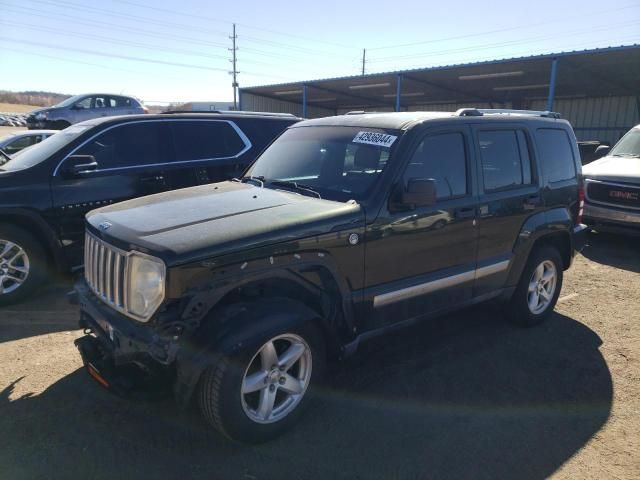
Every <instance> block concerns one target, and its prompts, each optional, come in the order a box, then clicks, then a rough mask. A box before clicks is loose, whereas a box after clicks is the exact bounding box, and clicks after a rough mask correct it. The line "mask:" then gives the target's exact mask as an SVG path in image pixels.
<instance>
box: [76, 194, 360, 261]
mask: <svg viewBox="0 0 640 480" xmlns="http://www.w3.org/2000/svg"><path fill="white" fill-rule="evenodd" d="M87 221H88V223H89V225H90V228H91V230H92V231H93V232H94V233H95V234H97V235H98V236H100V237H101V238H103V239H104V240H105V241H107V242H109V243H112V244H114V245H116V246H118V247H120V248H122V249H124V250H131V249H135V250H139V251H143V252H146V253H149V254H151V255H155V256H157V257H160V258H162V259H163V260H164V261H165V262H166V263H167V264H168V265H176V264H183V263H188V262H191V261H196V260H200V259H204V258H212V257H215V256H219V255H224V254H229V253H233V252H237V251H240V250H244V249H250V248H256V247H260V246H265V245H270V244H275V243H280V242H287V241H292V240H297V239H301V238H305V237H309V236H313V235H320V234H323V233H329V232H331V231H339V230H343V229H345V228H348V227H353V226H354V225H355V224H358V223H363V222H364V214H363V212H362V209H361V207H360V205H358V204H355V203H341V202H333V201H329V200H321V199H317V198H311V197H306V196H302V195H298V194H295V193H289V192H285V191H278V190H272V189H268V188H260V187H257V186H253V185H250V184H243V183H238V182H223V183H218V184H210V185H203V186H200V187H193V188H187V189H183V190H175V191H171V192H166V193H161V194H156V195H151V196H148V197H143V198H138V199H135V200H130V201H127V202H123V203H119V204H116V205H112V206H108V207H104V208H101V209H98V210H94V211H92V212H90V213H89V214H88V215H87Z"/></svg>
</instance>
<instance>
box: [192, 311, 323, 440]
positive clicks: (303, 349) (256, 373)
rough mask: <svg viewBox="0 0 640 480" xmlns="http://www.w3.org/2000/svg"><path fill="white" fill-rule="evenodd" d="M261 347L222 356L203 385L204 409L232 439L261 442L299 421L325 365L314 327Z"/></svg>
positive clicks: (273, 338) (285, 333) (271, 339)
mask: <svg viewBox="0 0 640 480" xmlns="http://www.w3.org/2000/svg"><path fill="white" fill-rule="evenodd" d="M259 345H260V346H259V347H257V348H253V349H249V350H245V351H243V352H240V353H238V354H236V355H233V356H229V357H223V358H222V359H221V360H220V361H219V362H218V363H217V365H215V366H212V367H210V368H209V369H207V370H206V371H205V372H204V374H203V377H202V379H201V381H200V386H199V388H200V392H199V402H200V409H201V411H202V413H203V415H204V417H205V418H206V420H207V421H208V422H209V423H210V424H211V425H213V426H214V427H215V428H216V429H217V430H219V431H220V432H221V433H223V434H224V435H225V436H227V437H229V438H230V439H232V440H236V441H241V442H246V443H259V442H264V441H267V440H269V439H271V438H273V437H275V436H277V435H279V434H281V433H282V432H283V431H285V430H286V429H287V428H289V427H290V426H291V425H292V424H293V423H295V422H296V420H297V419H298V417H299V415H300V414H301V412H302V410H303V408H304V407H305V406H306V404H307V403H308V399H309V395H310V393H311V389H312V388H315V385H316V384H317V382H318V381H319V379H320V377H321V374H322V371H323V368H324V362H325V351H324V343H323V340H322V336H321V334H320V333H319V332H318V330H317V328H316V327H315V326H314V325H313V324H312V323H307V324H305V325H301V326H299V327H295V328H287V329H283V330H282V331H281V332H280V333H278V334H273V333H272V334H270V335H267V336H266V337H265V338H264V339H263V341H261V342H259Z"/></svg>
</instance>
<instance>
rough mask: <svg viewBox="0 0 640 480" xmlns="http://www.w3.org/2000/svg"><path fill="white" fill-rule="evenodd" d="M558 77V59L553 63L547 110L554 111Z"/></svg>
mask: <svg viewBox="0 0 640 480" xmlns="http://www.w3.org/2000/svg"><path fill="white" fill-rule="evenodd" d="M557 77H558V58H557V57H556V58H554V59H553V60H552V61H551V78H550V79H549V97H548V98H547V110H548V111H549V112H551V111H553V101H554V100H555V96H556V79H557Z"/></svg>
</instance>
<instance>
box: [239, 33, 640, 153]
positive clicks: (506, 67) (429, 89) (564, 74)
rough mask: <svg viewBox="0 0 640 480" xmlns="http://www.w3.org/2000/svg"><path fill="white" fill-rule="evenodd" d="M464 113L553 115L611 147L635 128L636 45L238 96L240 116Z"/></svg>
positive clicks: (639, 74) (639, 54)
mask: <svg viewBox="0 0 640 480" xmlns="http://www.w3.org/2000/svg"><path fill="white" fill-rule="evenodd" d="M462 106H470V107H479V108H514V109H535V110H556V111H559V112H560V113H561V114H562V115H563V116H564V117H565V118H568V119H569V120H570V121H572V123H573V124H574V127H575V129H576V133H577V135H578V137H579V138H582V139H591V138H599V139H600V140H605V141H610V142H613V141H615V140H617V138H619V136H620V135H621V134H622V133H623V132H624V131H625V130H626V129H628V128H630V127H631V126H633V125H634V124H635V123H640V45H628V46H620V47H608V48H600V49H593V50H584V51H572V52H562V53H552V54H544V55H535V56H530V57H520V58H510V59H502V60H492V61H483V62H477V63H468V64H460V65H447V66H439V67H431V68H422V69H413V70H403V71H395V72H385V73H376V74H369V75H354V76H348V77H339V78H328V79H320V80H308V81H300V82H291V83H281V84H275V85H266V86H256V87H246V88H242V89H240V107H241V108H242V109H245V110H258V111H275V112H290V113H295V114H297V115H301V116H303V117H310V118H313V117H320V116H328V115H336V114H341V113H346V112H347V111H350V110H368V111H374V110H375V111H393V110H396V111H401V110H437V111H443V110H451V111H454V110H456V109H457V108H460V107H462Z"/></svg>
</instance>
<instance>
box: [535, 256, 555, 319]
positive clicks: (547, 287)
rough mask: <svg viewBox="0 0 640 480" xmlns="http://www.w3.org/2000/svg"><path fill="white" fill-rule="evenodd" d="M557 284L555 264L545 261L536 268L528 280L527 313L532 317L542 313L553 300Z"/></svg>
mask: <svg viewBox="0 0 640 480" xmlns="http://www.w3.org/2000/svg"><path fill="white" fill-rule="evenodd" d="M557 282H558V271H557V269H556V266H555V264H554V263H553V262H552V261H550V260H545V261H543V262H542V263H540V265H538V266H537V267H536V269H535V270H534V271H533V274H532V275H531V279H530V280H529V290H528V293H527V303H528V305H529V311H530V312H531V313H533V314H534V315H538V314H540V313H542V312H544V311H545V310H546V309H547V308H548V307H549V305H550V304H551V302H552V300H553V296H554V294H555V293H556V284H557Z"/></svg>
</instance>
